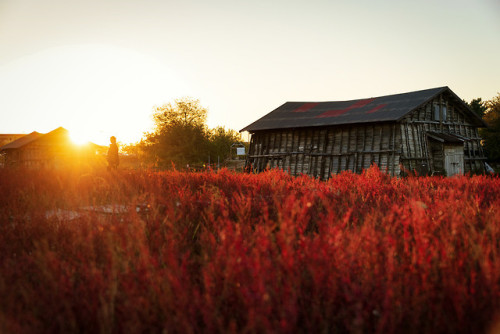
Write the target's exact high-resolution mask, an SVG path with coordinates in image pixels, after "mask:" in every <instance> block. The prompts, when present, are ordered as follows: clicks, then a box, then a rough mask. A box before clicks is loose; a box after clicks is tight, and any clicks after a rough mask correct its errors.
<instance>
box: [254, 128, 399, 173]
mask: <svg viewBox="0 0 500 334" xmlns="http://www.w3.org/2000/svg"><path fill="white" fill-rule="evenodd" d="M400 146H401V132H400V127H399V126H398V125H397V124H396V123H378V124H367V125H348V126H347V125H346V126H336V127H318V128H303V129H277V130H272V131H260V132H256V133H254V134H253V135H252V138H251V142H250V150H249V155H248V157H247V167H250V166H251V168H252V169H253V170H254V171H256V172H260V171H263V170H265V169H267V168H275V167H277V168H281V169H283V170H286V171H289V173H290V174H292V175H300V174H308V175H312V176H314V177H318V178H320V179H323V180H325V179H328V178H329V177H330V175H331V174H337V173H340V172H342V171H345V170H350V171H353V172H355V173H360V172H361V171H362V170H363V169H366V168H368V167H369V166H370V165H371V164H372V163H375V164H377V165H378V166H379V167H380V168H381V170H384V171H387V172H388V173H389V174H391V175H399V171H400V169H399V161H400V159H399V158H400V157H399V154H400Z"/></svg>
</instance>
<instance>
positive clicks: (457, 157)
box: [444, 145, 464, 176]
mask: <svg viewBox="0 0 500 334" xmlns="http://www.w3.org/2000/svg"><path fill="white" fill-rule="evenodd" d="M444 169H445V171H446V175H448V176H452V175H456V174H463V172H464V147H463V145H444Z"/></svg>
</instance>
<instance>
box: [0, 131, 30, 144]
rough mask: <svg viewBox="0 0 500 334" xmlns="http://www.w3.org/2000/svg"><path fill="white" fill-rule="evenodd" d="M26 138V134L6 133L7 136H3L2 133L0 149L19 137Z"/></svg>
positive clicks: (0, 134) (0, 135)
mask: <svg viewBox="0 0 500 334" xmlns="http://www.w3.org/2000/svg"><path fill="white" fill-rule="evenodd" d="M24 136H26V134H18V133H17V134H14V133H8V134H4V133H0V147H2V146H4V145H6V144H8V143H11V142H13V141H14V140H17V139H19V138H21V137H24Z"/></svg>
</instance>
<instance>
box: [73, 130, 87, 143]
mask: <svg viewBox="0 0 500 334" xmlns="http://www.w3.org/2000/svg"><path fill="white" fill-rule="evenodd" d="M69 137H70V139H71V141H72V142H73V144H75V145H78V146H82V145H85V144H88V143H89V142H90V139H89V138H88V136H87V135H86V134H85V133H83V132H80V131H75V130H71V131H70V132H69Z"/></svg>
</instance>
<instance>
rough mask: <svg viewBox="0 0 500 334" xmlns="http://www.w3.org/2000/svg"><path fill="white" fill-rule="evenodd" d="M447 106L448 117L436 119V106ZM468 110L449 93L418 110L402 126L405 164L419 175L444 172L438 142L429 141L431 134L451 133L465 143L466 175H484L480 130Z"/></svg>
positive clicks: (442, 155) (403, 161) (402, 160)
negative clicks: (434, 113) (470, 173)
mask: <svg viewBox="0 0 500 334" xmlns="http://www.w3.org/2000/svg"><path fill="white" fill-rule="evenodd" d="M434 104H442V105H445V106H446V110H447V112H446V117H442V119H440V120H435V118H434V117H433V105H434ZM470 117H471V116H469V115H468V112H467V111H466V110H464V108H463V106H461V105H460V104H457V103H453V102H452V100H451V99H450V98H449V96H447V94H446V93H444V94H441V95H440V96H438V97H436V98H435V99H434V100H432V101H430V102H428V103H427V104H425V105H423V106H422V107H420V108H418V109H416V110H415V111H413V112H412V113H410V114H409V115H408V116H407V117H405V118H404V119H403V120H402V121H401V123H400V129H401V139H402V155H401V163H402V164H403V166H404V167H405V168H406V169H408V170H410V171H413V170H417V172H419V173H425V172H426V171H428V172H429V173H437V174H440V173H444V162H443V159H444V154H443V153H442V152H441V151H442V148H441V149H439V148H438V147H437V146H436V144H435V143H432V141H430V140H429V139H428V138H427V132H429V131H434V132H438V133H447V134H453V135H457V136H459V137H460V138H461V139H463V140H464V172H465V173H467V172H474V173H481V172H483V171H484V160H486V158H485V155H484V152H483V148H482V146H481V138H480V137H479V133H478V127H477V125H474V122H473V121H472V120H471V118H470Z"/></svg>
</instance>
